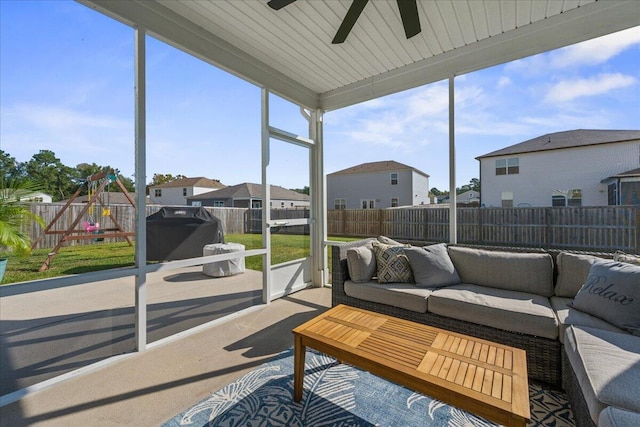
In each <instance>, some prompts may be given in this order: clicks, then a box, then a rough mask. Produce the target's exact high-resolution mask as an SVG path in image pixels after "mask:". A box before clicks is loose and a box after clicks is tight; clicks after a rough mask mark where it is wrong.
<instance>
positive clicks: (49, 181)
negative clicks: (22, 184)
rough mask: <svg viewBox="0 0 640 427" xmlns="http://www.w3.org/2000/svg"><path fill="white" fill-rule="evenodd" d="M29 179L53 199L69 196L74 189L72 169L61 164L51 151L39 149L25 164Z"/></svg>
mask: <svg viewBox="0 0 640 427" xmlns="http://www.w3.org/2000/svg"><path fill="white" fill-rule="evenodd" d="M25 171H26V174H27V176H28V177H29V179H31V180H32V181H33V182H34V184H35V185H37V186H38V187H39V188H41V189H42V191H44V192H45V193H48V194H51V196H52V197H53V200H54V201H59V200H63V199H65V198H67V197H70V196H71V194H73V193H74V192H75V190H76V187H77V186H76V185H75V182H74V180H73V178H74V176H73V169H71V168H70V167H68V166H65V165H63V164H62V162H61V161H60V159H58V158H57V157H56V155H55V153H54V152H53V151H50V150H40V152H39V153H38V154H34V155H33V156H32V157H31V160H29V161H28V162H27V163H26V165H25Z"/></svg>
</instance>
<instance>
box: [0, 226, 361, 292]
mask: <svg viewBox="0 0 640 427" xmlns="http://www.w3.org/2000/svg"><path fill="white" fill-rule="evenodd" d="M329 239H330V240H336V241H344V242H346V241H350V240H355V239H354V238H345V237H330V238H329ZM225 241H227V242H234V243H241V244H243V245H244V246H245V248H246V249H259V248H261V247H262V235H261V234H227V235H225ZM50 251H51V249H37V250H35V251H33V252H32V253H31V255H30V256H28V257H22V258H18V257H13V256H12V257H9V263H8V264H7V270H6V272H5V275H4V279H3V280H2V284H3V285H6V284H9V283H17V282H25V281H31V280H39V279H46V278H50V277H58V276H64V275H67V274H80V273H88V272H90V271H98V270H107V269H110V268H119V267H130V266H133V260H134V247H133V246H129V245H128V244H127V243H126V242H123V243H94V244H92V245H82V246H67V247H63V248H62V249H60V251H58V254H57V255H56V256H55V257H54V258H53V261H52V263H51V265H50V267H49V269H48V270H46V271H43V272H39V271H38V270H39V269H40V266H41V265H42V263H43V262H44V260H45V259H46V258H47V254H48V253H49V252H50ZM308 255H309V236H297V235H285V234H272V236H271V264H272V265H274V264H280V263H283V262H286V261H291V260H294V259H299V258H304V257H307V256H308ZM1 256H2V254H0V257H1ZM329 256H330V254H329ZM245 265H246V268H248V269H251V270H258V271H261V270H262V255H258V256H252V257H247V258H246V259H245ZM329 265H331V264H330V263H329Z"/></svg>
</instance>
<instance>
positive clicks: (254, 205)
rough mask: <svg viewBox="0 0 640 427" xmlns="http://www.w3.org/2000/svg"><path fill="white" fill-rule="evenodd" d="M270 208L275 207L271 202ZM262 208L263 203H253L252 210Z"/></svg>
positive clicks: (258, 201)
mask: <svg viewBox="0 0 640 427" xmlns="http://www.w3.org/2000/svg"><path fill="white" fill-rule="evenodd" d="M269 206H270V207H273V202H270V203H269ZM261 207H262V202H261V201H260V200H252V201H251V209H260V208H261Z"/></svg>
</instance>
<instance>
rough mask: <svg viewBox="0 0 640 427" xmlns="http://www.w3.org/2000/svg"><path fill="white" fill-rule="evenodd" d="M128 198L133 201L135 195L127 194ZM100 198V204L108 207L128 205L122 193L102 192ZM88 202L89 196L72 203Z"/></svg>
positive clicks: (62, 201)
mask: <svg viewBox="0 0 640 427" xmlns="http://www.w3.org/2000/svg"><path fill="white" fill-rule="evenodd" d="M129 196H130V197H131V198H132V199H133V200H134V201H135V200H136V193H134V192H129ZM100 197H101V198H102V202H103V203H105V204H109V205H130V203H129V200H127V196H125V195H124V193H121V192H117V191H103V192H102V193H100ZM88 201H89V196H87V195H85V196H78V197H76V198H75V200H74V201H73V203H87V202H88ZM66 202H67V200H61V201H60V202H58V203H66ZM147 202H149V196H147Z"/></svg>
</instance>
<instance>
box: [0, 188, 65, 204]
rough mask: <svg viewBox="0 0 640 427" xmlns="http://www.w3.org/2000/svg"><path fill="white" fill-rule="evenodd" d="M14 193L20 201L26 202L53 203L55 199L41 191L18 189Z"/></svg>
mask: <svg viewBox="0 0 640 427" xmlns="http://www.w3.org/2000/svg"><path fill="white" fill-rule="evenodd" d="M5 194H6V193H5ZM14 195H15V197H16V198H17V199H18V200H19V201H21V202H25V203H51V202H52V201H53V197H52V196H51V195H50V194H47V193H43V192H41V191H26V190H18V191H16V192H15V194H14Z"/></svg>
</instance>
